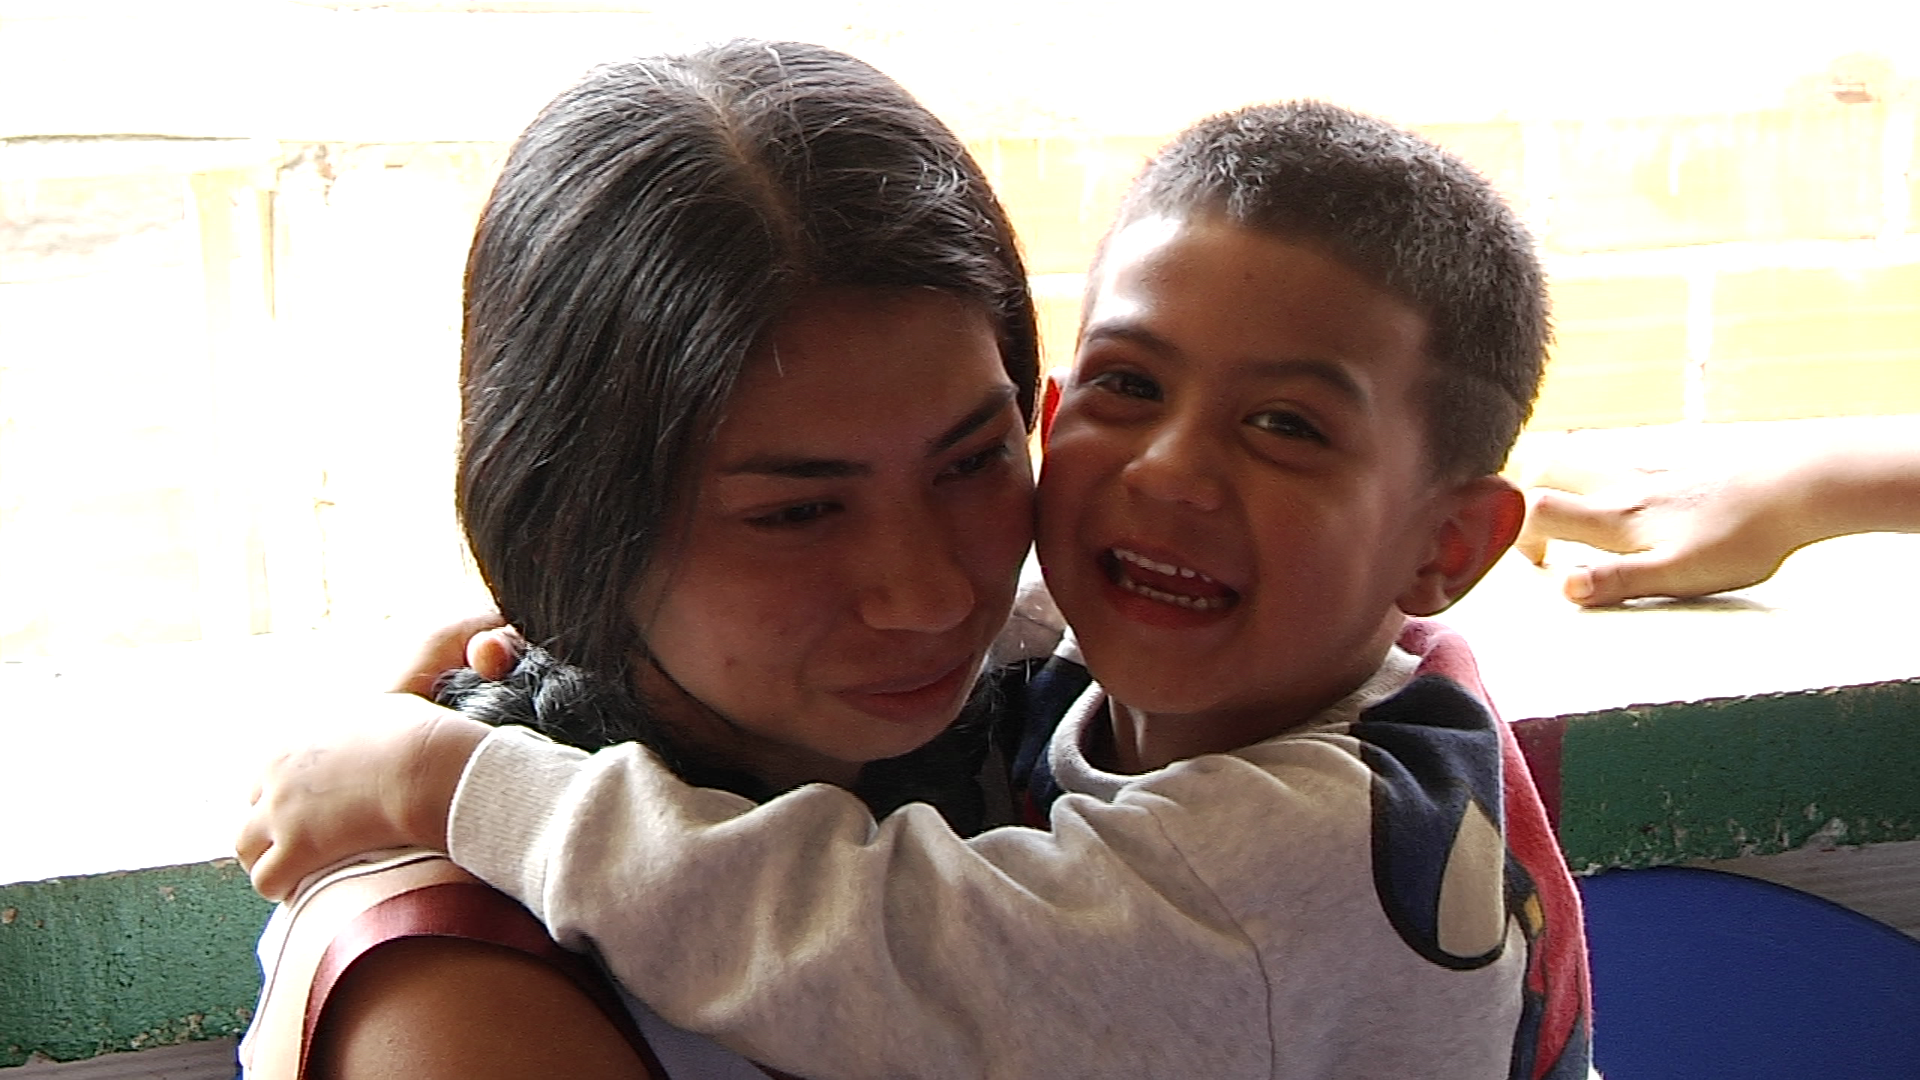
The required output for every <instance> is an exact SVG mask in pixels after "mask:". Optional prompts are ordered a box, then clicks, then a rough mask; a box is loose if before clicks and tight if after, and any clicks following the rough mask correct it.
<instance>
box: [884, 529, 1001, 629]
mask: <svg viewBox="0 0 1920 1080" xmlns="http://www.w3.org/2000/svg"><path fill="white" fill-rule="evenodd" d="M953 524H956V523H948V522H945V521H943V520H941V519H940V518H939V517H938V516H937V515H934V514H932V513H930V512H929V511H928V510H927V509H926V508H895V512H894V513H890V514H888V515H887V519H886V520H885V521H883V522H880V523H878V524H877V525H876V527H875V529H874V531H873V534H872V536H871V537H870V541H869V543H867V544H866V545H864V548H865V550H864V552H862V553H860V555H859V556H857V557H859V558H861V560H862V565H861V566H860V567H858V568H857V573H858V574H859V580H860V598H859V608H860V617H861V620H862V621H863V622H865V623H866V624H867V625H868V626H870V627H872V628H873V629H875V630H910V631H915V632H919V633H930V634H931V633H942V632H945V631H948V630H952V629H953V628H955V627H957V626H959V625H960V624H961V623H963V622H965V621H966V618H967V616H968V615H969V614H971V613H972V611H973V605H974V589H973V581H972V579H971V578H969V577H968V575H967V572H966V566H965V564H964V563H963V562H962V561H961V560H960V558H959V556H958V552H959V550H960V544H959V542H958V541H959V539H960V538H959V537H956V536H953V535H950V531H951V527H952V525H953Z"/></svg>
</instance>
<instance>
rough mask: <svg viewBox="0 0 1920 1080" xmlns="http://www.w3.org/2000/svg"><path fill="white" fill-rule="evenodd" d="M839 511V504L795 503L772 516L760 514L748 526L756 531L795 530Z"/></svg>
mask: <svg viewBox="0 0 1920 1080" xmlns="http://www.w3.org/2000/svg"><path fill="white" fill-rule="evenodd" d="M839 509H840V507H839V504H837V503H830V502H805V503H795V504H793V505H792V506H783V507H781V508H780V509H778V510H775V511H774V512H772V513H771V514H760V515H757V516H755V517H750V518H748V519H746V520H747V524H748V525H751V526H753V527H754V528H756V529H794V528H799V527H800V526H802V525H810V524H812V523H813V522H816V521H819V520H820V519H821V518H824V517H826V516H827V515H828V514H831V513H833V512H835V511H837V510H839Z"/></svg>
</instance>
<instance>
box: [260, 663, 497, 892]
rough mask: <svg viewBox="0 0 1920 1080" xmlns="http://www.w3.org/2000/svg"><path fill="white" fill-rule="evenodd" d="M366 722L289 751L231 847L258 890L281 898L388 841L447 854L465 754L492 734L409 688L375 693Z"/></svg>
mask: <svg viewBox="0 0 1920 1080" xmlns="http://www.w3.org/2000/svg"><path fill="white" fill-rule="evenodd" d="M368 707H369V710H370V715H368V716H367V717H366V718H365V721H364V722H363V723H361V724H358V725H354V726H352V727H350V728H347V729H344V730H341V731H339V732H338V733H337V734H332V735H329V736H328V737H326V738H324V739H321V740H317V741H314V742H311V743H309V744H307V745H305V746H301V747H297V748H294V749H291V750H288V751H286V752H285V753H282V754H281V755H280V756H279V757H277V758H275V759H274V760H273V761H272V762H271V763H269V764H268V766H267V768H266V773H265V775H264V776H263V777H262V778H261V780H260V783H259V785H258V786H257V787H256V788H255V790H254V795H253V800H252V801H253V809H252V811H251V812H250V813H249V814H248V816H247V821H246V824H245V825H244V826H243V827H242V829H241V831H240V837H239V839H238V840H237V841H236V842H235V844H234V850H235V852H236V853H237V854H238V855H239V856H240V862H241V864H242V865H243V866H245V867H246V868H247V870H248V872H249V874H251V875H252V878H253V887H254V889H255V890H256V891H258V892H259V893H260V895H261V896H264V897H266V898H267V899H269V900H282V899H285V898H286V897H287V895H288V894H289V893H291V892H292V891H293V888H294V886H296V885H298V884H299V883H300V881H301V880H302V879H304V878H305V877H306V876H307V875H309V874H311V873H313V872H314V871H316V870H320V869H322V868H324V867H326V866H328V865H330V864H332V863H335V862H338V861H340V860H341V859H345V858H347V857H349V856H352V855H358V854H360V853H362V852H366V851H376V850H379V849H381V848H391V847H424V848H434V849H441V850H444V849H445V847H446V845H447V813H448V811H449V809H450V808H451V807H452V805H453V793H454V789H455V788H456V787H458V786H459V783H460V775H461V773H462V772H463V771H464V770H465V768H466V764H467V759H468V758H469V757H471V756H472V754H473V751H474V749H475V748H476V747H478V746H479V745H480V741H481V740H482V739H484V738H485V737H486V734H487V732H488V731H490V730H492V729H491V728H489V727H488V726H487V725H485V724H482V723H480V722H479V721H477V720H470V719H468V718H466V717H464V716H461V715H460V714H459V713H456V712H453V711H452V710H449V709H443V708H441V707H439V706H437V705H434V704H432V703H430V702H427V701H423V700H421V699H420V698H417V697H412V696H408V695H404V694H380V695H375V696H374V697H373V698H372V699H371V700H370V701H369V702H368Z"/></svg>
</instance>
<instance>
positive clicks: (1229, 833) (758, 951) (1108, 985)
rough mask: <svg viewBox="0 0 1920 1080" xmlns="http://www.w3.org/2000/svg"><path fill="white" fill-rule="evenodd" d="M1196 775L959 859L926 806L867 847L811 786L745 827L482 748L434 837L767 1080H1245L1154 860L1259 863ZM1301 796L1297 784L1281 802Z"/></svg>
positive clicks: (1246, 826)
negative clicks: (1069, 1078) (1201, 843)
mask: <svg viewBox="0 0 1920 1080" xmlns="http://www.w3.org/2000/svg"><path fill="white" fill-rule="evenodd" d="M1327 759H1328V761H1329V762H1331V763H1333V766H1334V767H1335V768H1336V769H1342V770H1348V771H1352V772H1354V776H1352V777H1348V778H1346V780H1345V782H1344V783H1343V784H1342V785H1341V786H1342V787H1343V788H1344V789H1345V790H1347V791H1348V792H1350V793H1352V794H1353V797H1354V799H1356V800H1357V802H1356V805H1357V806H1358V807H1360V808H1361V810H1360V812H1359V813H1358V814H1357V815H1348V817H1351V818H1355V819H1357V821H1358V822H1359V823H1360V824H1361V832H1360V833H1359V834H1358V835H1356V836H1352V837H1341V838H1339V839H1338V840H1337V841H1333V842H1339V843H1350V844H1355V845H1359V848H1358V849H1359V850H1361V851H1364V850H1365V849H1364V844H1365V840H1364V835H1365V834H1364V820H1365V813H1364V806H1365V792H1366V785H1365V777H1364V772H1363V771H1361V770H1360V766H1359V765H1358V764H1357V763H1356V762H1354V761H1353V760H1352V755H1350V754H1346V753H1343V752H1337V751H1333V750H1328V751H1327ZM1216 768H1218V769H1224V770H1227V771H1234V770H1239V771H1241V772H1242V773H1244V774H1246V775H1243V776H1242V777H1241V778H1240V783H1242V784H1244V783H1248V782H1252V783H1265V784H1266V785H1267V786H1268V788H1270V789H1273V790H1279V789H1281V788H1284V787H1286V786H1287V785H1283V784H1275V783H1273V780H1274V778H1273V777H1271V776H1267V775H1266V774H1265V773H1261V772H1259V771H1258V770H1254V769H1253V767H1252V766H1250V765H1246V764H1244V763H1237V762H1226V763H1224V764H1220V765H1218V766H1216ZM1204 771H1205V767H1202V769H1189V770H1187V776H1186V778H1185V779H1184V780H1181V781H1179V782H1178V783H1177V784H1175V785H1172V786H1173V787H1176V788H1178V789H1179V790H1178V791H1177V792H1157V793H1134V794H1128V795H1124V796H1122V798H1121V800H1120V801H1118V802H1116V803H1112V804H1107V803H1097V802H1095V801H1093V800H1087V799H1083V798H1080V797H1074V796H1069V797H1068V798H1066V799H1063V800H1061V801H1060V803H1058V804H1056V809H1055V813H1054V822H1053V826H1054V827H1053V830H1052V832H1050V833H1046V832H1039V831H1035V830H1030V829H998V830H993V831H992V832H989V833H986V834H983V835H982V836H980V837H976V838H974V839H973V840H971V841H962V840H961V839H959V838H958V837H956V836H955V835H954V834H953V833H951V832H950V831H948V829H947V828H946V826H945V825H944V823H943V822H942V821H941V819H940V818H939V816H938V815H937V814H936V813H934V812H933V811H931V810H930V809H929V808H927V807H925V806H909V807H907V808H905V809H904V810H902V811H900V812H897V813H895V814H893V815H891V816H889V817H888V818H886V819H885V820H884V821H882V822H880V823H878V824H876V823H875V822H874V821H873V819H872V818H871V817H870V816H869V815H868V814H867V813H866V812H865V808H864V807H863V806H862V805H861V804H860V803H859V802H858V801H856V800H855V799H854V798H853V797H852V796H850V795H848V794H847V793H846V792H844V791H841V790H838V789H835V788H831V787H826V786H823V785H813V786H809V787H805V788H801V789H798V790H796V791H793V792H790V793H788V794H787V795H785V796H782V797H780V798H778V799H775V800H773V801H772V802H770V803H768V804H766V805H765V806H762V807H760V808H758V809H755V808H754V807H753V806H752V804H750V803H749V802H747V801H746V800H743V799H740V798H737V797H735V796H732V795H729V794H725V793H721V792H714V791H707V790H702V789H695V788H690V787H688V786H687V785H685V784H683V783H681V782H680V781H678V780H677V779H675V778H674V777H673V776H672V775H671V774H670V773H669V772H668V771H667V770H665V769H664V768H662V767H660V766H659V765H658V763H657V762H656V761H654V760H653V759H652V758H651V756H650V755H648V754H647V753H646V752H645V751H644V750H643V749H641V748H639V747H637V746H632V745H628V746H622V747H615V748H611V749H608V750H604V751H601V752H600V753H598V754H594V755H591V756H589V755H586V754H584V753H582V752H580V751H578V750H574V749H571V748H567V747H562V746H558V745H555V744H553V743H550V742H547V741H546V740H544V739H541V738H540V737H538V736H535V735H532V734H530V733H527V732H525V731H520V730H515V729H500V730H498V731H497V732H495V733H494V734H492V735H490V736H489V737H488V739H487V740H486V742H485V743H483V744H482V745H481V747H480V749H479V750H478V751H477V752H476V754H475V756H474V758H473V760H472V762H471V764H470V765H469V767H468V770H467V773H466V776H465V777H464V778H463V780H462V781H461V787H460V791H459V795H458V796H457V798H456V800H455V805H454V807H453V814H452V821H451V823H450V826H449V837H450V840H451V851H452V853H453V856H454V859H455V861H456V862H459V863H460V864H461V865H462V866H464V867H466V868H467V869H469V870H470V871H472V872H474V873H476V874H477V875H479V876H480V877H481V878H483V879H485V880H487V881H488V882H489V883H491V884H493V885H495V886H496V887H498V888H501V889H503V890H504V891H506V892H508V893H509V894H512V895H514V896H515V897H517V898H519V899H520V900H521V901H522V902H524V903H526V904H527V905H528V906H529V907H531V908H532V909H533V910H534V912H535V914H536V915H538V916H539V917H540V918H541V920H542V921H543V922H545V923H546V924H547V926H548V927H549V929H550V930H552V932H553V933H554V935H555V937H556V939H557V940H559V941H560V942H561V943H562V944H566V945H568V946H570V947H586V946H591V947H592V948H594V949H595V950H596V951H597V952H598V954H599V955H600V957H601V959H602V960H603V962H605V963H606V964H607V965H608V966H609V967H610V968H611V969H612V970H613V972H614V974H615V975H616V976H618V977H619V978H620V980H621V982H622V983H623V984H624V985H626V986H627V988H628V989H629V990H631V991H632V992H633V993H634V994H635V995H636V996H638V997H640V998H642V999H644V1000H645V1001H647V1003H648V1004H649V1005H651V1006H653V1007H654V1009H655V1010H656V1011H658V1012H659V1013H660V1014H661V1015H662V1016H664V1017H665V1018H667V1019H668V1020H670V1021H672V1022H673V1023H676V1024H679V1025H681V1026H684V1027H688V1028H691V1029H693V1030H697V1031H702V1032H705V1033H708V1034H711V1035H713V1036H714V1037H716V1038H718V1039H719V1040H720V1041H722V1042H724V1043H726V1044H728V1045H729V1046H731V1047H733V1048H734V1049H736V1050H738V1051H740V1052H742V1053H744V1054H746V1055H748V1056H750V1057H753V1058H755V1059H756V1060H759V1061H762V1062H765V1063H766V1064H769V1065H772V1066H774V1067H776V1068H779V1069H783V1070H787V1071H791V1072H796V1073H800V1074H802V1075H821V1076H825V1075H832V1076H839V1077H849V1078H851V1077H863V1076H874V1077H879V1076H901V1075H912V1076H926V1077H931V1076H956V1077H958V1076H969V1077H978V1076H1042V1075H1095V1074H1101V1073H1121V1074H1128V1075H1195V1076H1219V1075H1253V1074H1264V1073H1265V1072H1266V1071H1267V1070H1268V1069H1269V1068H1270V1065H1271V1060H1272V1059H1271V1054H1272V1043H1271V1041H1270V1033H1269V1031H1268V1012H1267V1001H1268V999H1267V987H1266V983H1265V978H1264V975H1263V973H1262V970H1261V968H1260V963H1259V960H1258V959H1257V957H1256V956H1255V952H1254V949H1253V947H1252V945H1251V944H1250V943H1249V941H1248V939H1247V937H1246V935H1245V933H1244V932H1243V931H1242V929H1241V927H1240V925H1239V924H1238V922H1237V921H1236V918H1235V914H1236V913H1235V912H1234V911H1232V910H1230V908H1231V907H1232V906H1233V905H1232V904H1231V902H1230V901H1229V902H1226V903H1223V902H1222V899H1221V896H1220V894H1219V893H1217V892H1216V886H1217V885H1218V884H1219V882H1218V881H1217V880H1203V878H1202V876H1201V874H1200V873H1198V872H1196V870H1195V869H1194V868H1193V866H1191V865H1190V864H1189V862H1188V860H1187V858H1186V856H1185V855H1184V854H1183V851H1182V846H1183V845H1181V844H1180V843H1179V842H1177V839H1176V838H1177V837H1179V836H1187V837H1188V838H1189V839H1191V838H1193V837H1196V836H1204V835H1209V834H1210V833H1211V830H1215V829H1217V830H1220V831H1221V837H1220V843H1219V844H1217V845H1215V846H1216V847H1222V848H1226V849H1229V850H1231V849H1233V848H1234V847H1235V843H1236V838H1241V839H1244V840H1245V841H1246V842H1247V843H1248V844H1249V845H1250V846H1252V847H1254V848H1260V847H1267V846H1270V845H1271V841H1270V840H1269V839H1257V838H1269V837H1271V836H1272V832H1271V830H1272V828H1273V826H1272V822H1273V821H1274V820H1276V818H1274V817H1273V816H1272V815H1273V813H1274V807H1273V804H1272V803H1266V804H1263V805H1257V806H1232V805H1227V806H1222V805H1220V804H1219V803H1218V802H1217V801H1216V803H1215V805H1213V806H1211V807H1205V808H1199V809H1196V808H1195V807H1194V806H1192V805H1188V804H1190V803H1195V802H1199V803H1205V802H1207V800H1208V794H1207V793H1208V792H1209V791H1214V790H1223V791H1225V792H1228V794H1225V795H1224V796H1223V798H1225V799H1227V800H1230V801H1231V800H1234V799H1237V798H1238V795H1236V794H1233V792H1236V791H1239V792H1241V793H1242V794H1243V793H1244V792H1243V790H1242V789H1240V788H1236V787H1235V785H1234V784H1231V783H1226V782H1225V781H1223V780H1221V778H1220V777H1219V776H1208V775H1204V774H1203V773H1204ZM1223 783H1226V786H1225V787H1224V788H1219V787H1217V785H1221V784H1223ZM1170 795H1172V796H1176V797H1170ZM1315 795H1316V793H1315V791H1314V790H1313V786H1312V784H1311V783H1308V784H1305V785H1301V786H1298V787H1297V788H1296V790H1295V792H1294V794H1293V796H1292V797H1294V798H1298V799H1299V800H1300V801H1301V803H1302V805H1303V808H1304V807H1305V805H1306V804H1309V803H1311V802H1312V801H1313V800H1314V798H1315ZM1189 796H1190V797H1189ZM1305 812H1306V813H1308V814H1311V811H1310V810H1306V811H1305ZM1188 846H1191V845H1188ZM1209 857H1211V858H1213V860H1214V866H1216V867H1218V866H1219V865H1221V862H1220V858H1219V854H1218V853H1217V852H1215V853H1212V854H1211V855H1210V856H1209ZM1253 858H1254V857H1253V856H1245V857H1241V856H1230V857H1229V860H1230V861H1229V864H1230V865H1235V866H1238V865H1241V864H1243V863H1248V862H1250V861H1252V860H1253ZM1263 861H1264V860H1263ZM1293 873H1294V876H1311V874H1310V873H1308V872H1305V871H1294V872H1293ZM1230 891H1231V890H1230ZM1063 1005H1066V1006H1069V1007H1068V1008H1064V1009H1063ZM1157 1054H1165V1055H1167V1056H1166V1058H1165V1059H1164V1060H1159V1059H1156V1055H1157Z"/></svg>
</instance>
